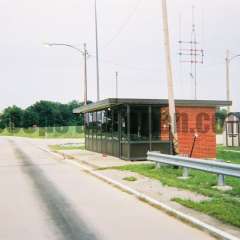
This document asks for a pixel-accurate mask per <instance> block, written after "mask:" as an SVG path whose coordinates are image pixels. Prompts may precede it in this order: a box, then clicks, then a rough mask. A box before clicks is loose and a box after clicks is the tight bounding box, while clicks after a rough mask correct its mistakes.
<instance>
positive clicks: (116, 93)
mask: <svg viewBox="0 0 240 240" xmlns="http://www.w3.org/2000/svg"><path fill="white" fill-rule="evenodd" d="M116 98H118V72H116Z"/></svg>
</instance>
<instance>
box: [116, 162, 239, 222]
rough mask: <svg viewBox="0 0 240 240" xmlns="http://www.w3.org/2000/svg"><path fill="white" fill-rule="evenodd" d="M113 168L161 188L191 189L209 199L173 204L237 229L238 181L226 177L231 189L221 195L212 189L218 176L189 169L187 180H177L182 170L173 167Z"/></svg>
mask: <svg viewBox="0 0 240 240" xmlns="http://www.w3.org/2000/svg"><path fill="white" fill-rule="evenodd" d="M116 169H118V170H121V171H131V172H134V173H138V174H141V175H143V176H145V177H149V178H152V179H156V180H159V181H161V183H162V184H164V185H167V186H171V187H177V188H180V189H186V190H190V191H192V192H195V193H199V194H202V195H204V196H207V197H210V198H211V200H209V201H203V202H200V203H199V202H193V201H190V200H183V199H174V201H176V202H178V203H180V204H182V205H184V206H186V207H189V208H193V209H195V210H198V211H201V212H204V213H206V214H208V215H211V216H213V217H215V218H217V219H219V220H221V221H222V222H225V223H230V224H232V225H234V226H237V227H240V181H239V179H236V178H231V177H226V184H227V185H230V186H232V187H233V190H231V191H228V192H221V191H219V190H217V189H214V188H212V187H213V186H215V185H216V184H217V177H216V175H214V174H209V173H204V172H200V171H195V170H192V171H190V178H189V179H188V180H180V179H178V177H180V176H181V175H182V169H174V168H173V167H167V166H166V167H161V168H160V169H157V168H156V167H155V164H140V165H128V166H122V167H117V168H116Z"/></svg>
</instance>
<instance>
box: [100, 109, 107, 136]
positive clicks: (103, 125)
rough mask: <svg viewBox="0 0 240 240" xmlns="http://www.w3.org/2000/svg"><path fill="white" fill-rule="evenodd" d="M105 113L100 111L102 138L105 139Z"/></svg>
mask: <svg viewBox="0 0 240 240" xmlns="http://www.w3.org/2000/svg"><path fill="white" fill-rule="evenodd" d="M106 115H107V113H106V111H105V110H103V111H102V116H101V117H102V120H101V123H102V138H103V139H105V138H106V136H107V117H106Z"/></svg>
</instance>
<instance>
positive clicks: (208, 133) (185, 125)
mask: <svg viewBox="0 0 240 240" xmlns="http://www.w3.org/2000/svg"><path fill="white" fill-rule="evenodd" d="M175 103H176V112H177V114H176V122H177V132H178V143H179V153H180V154H182V155H184V156H192V157H195V158H208V159H214V158H216V132H215V113H216V109H217V108H219V107H222V106H230V105H231V102H229V101H210V100H176V101H175ZM74 113H76V114H84V119H85V146H86V150H89V151H94V152H98V153H102V154H106V155H111V156H115V157H118V158H121V159H124V160H132V161H134V160H144V159H146V156H147V152H148V151H160V152H161V153H165V154H173V141H172V137H171V131H170V125H169V117H168V116H169V115H168V100H167V99H162V100H160V99H152V100H151V99H114V98H110V99H105V100H102V101H99V102H96V103H92V104H89V105H85V106H82V107H80V108H77V109H75V110H74Z"/></svg>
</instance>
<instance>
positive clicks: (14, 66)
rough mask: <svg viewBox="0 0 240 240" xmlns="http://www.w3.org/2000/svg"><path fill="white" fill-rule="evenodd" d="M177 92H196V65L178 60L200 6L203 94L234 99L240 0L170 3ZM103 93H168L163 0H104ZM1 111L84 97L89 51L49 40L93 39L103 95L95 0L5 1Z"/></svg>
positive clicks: (92, 84)
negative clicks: (84, 59)
mask: <svg viewBox="0 0 240 240" xmlns="http://www.w3.org/2000/svg"><path fill="white" fill-rule="evenodd" d="M167 2H168V7H169V9H168V12H169V22H170V32H171V45H172V62H173V67H174V83H175V96H176V98H181V99H192V98H193V97H194V84H193V80H192V79H191V77H190V74H189V72H190V65H189V64H180V62H179V57H178V43H177V42H178V41H179V38H180V37H179V32H180V31H179V29H180V24H179V19H180V15H181V19H182V24H181V26H182V27H181V29H182V31H181V32H182V40H186V41H189V40H190V34H191V24H192V23H191V15H192V5H195V8H196V10H195V18H196V25H197V31H198V40H199V41H200V42H201V45H200V48H204V50H205V54H206V56H205V59H204V64H203V65H202V66H199V67H198V98H199V99H220V100H225V99H226V90H225V64H224V59H225V52H226V49H227V48H229V49H230V50H231V53H232V54H239V53H240V31H239V12H240V1H239V0H210V1H209V0H208V1H206V0H168V1H167ZM98 3H99V4H98V17H99V45H100V52H99V54H100V85H101V98H107V97H114V94H115V89H114V86H115V83H114V78H115V71H118V72H119V85H120V87H119V88H120V89H119V96H120V97H128V98H133V97H134V98H166V97H167V86H166V75H165V62H164V49H163V34H162V18H161V16H162V12H161V0H99V1H98ZM0 9H1V10H0V11H1V14H0V29H1V38H0V52H1V57H0V79H1V85H0V86H1V101H0V110H2V109H3V108H5V107H6V106H9V105H13V104H16V105H18V106H20V107H26V106H28V105H30V104H32V103H34V102H35V101H38V100H42V99H43V100H53V101H60V102H68V101H71V100H73V99H77V100H83V89H82V80H83V71H82V63H83V62H82V56H81V55H79V53H78V52H75V51H74V50H72V49H70V48H69V49H68V48H64V47H55V48H53V47H52V48H45V47H43V43H44V42H60V43H71V44H75V45H76V46H78V47H80V48H81V47H82V44H83V43H84V42H86V43H87V44H88V50H89V52H90V54H92V55H93V56H92V57H91V58H89V60H88V75H89V98H90V99H91V100H95V99H96V70H95V69H96V67H95V60H96V59H95V58H94V55H95V45H94V44H95V36H94V0H61V1H59V0H38V1H37V0H0ZM239 66H240V59H236V60H235V61H234V62H232V63H231V81H232V86H231V93H232V99H233V101H234V108H233V109H234V110H236V111H237V110H238V111H240V101H239V98H240V96H239V90H240V78H239V75H240V72H239V71H240V69H239Z"/></svg>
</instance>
